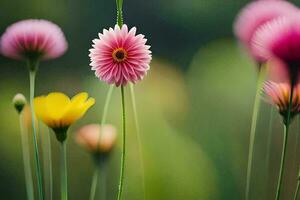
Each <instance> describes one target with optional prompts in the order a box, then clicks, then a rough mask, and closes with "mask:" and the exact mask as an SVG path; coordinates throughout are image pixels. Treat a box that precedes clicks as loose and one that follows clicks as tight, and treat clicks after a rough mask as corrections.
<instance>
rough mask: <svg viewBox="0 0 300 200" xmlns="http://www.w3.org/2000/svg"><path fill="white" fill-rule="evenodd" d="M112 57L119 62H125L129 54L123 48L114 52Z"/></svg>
mask: <svg viewBox="0 0 300 200" xmlns="http://www.w3.org/2000/svg"><path fill="white" fill-rule="evenodd" d="M112 57H113V59H114V60H115V61H117V62H123V61H124V60H126V58H127V52H126V51H125V49H123V48H117V49H115V50H114V51H113V52H112Z"/></svg>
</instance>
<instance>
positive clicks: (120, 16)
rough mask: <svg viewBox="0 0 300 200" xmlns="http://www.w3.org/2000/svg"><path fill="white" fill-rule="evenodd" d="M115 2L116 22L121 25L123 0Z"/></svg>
mask: <svg viewBox="0 0 300 200" xmlns="http://www.w3.org/2000/svg"><path fill="white" fill-rule="evenodd" d="M116 4H117V24H118V25H119V27H122V26H123V10H122V9H123V0H116Z"/></svg>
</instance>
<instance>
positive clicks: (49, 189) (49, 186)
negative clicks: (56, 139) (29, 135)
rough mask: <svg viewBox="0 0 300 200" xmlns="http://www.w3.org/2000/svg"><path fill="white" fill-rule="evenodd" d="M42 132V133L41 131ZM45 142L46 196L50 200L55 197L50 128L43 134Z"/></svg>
mask: <svg viewBox="0 0 300 200" xmlns="http://www.w3.org/2000/svg"><path fill="white" fill-rule="evenodd" d="M40 134H42V133H40ZM42 142H43V145H42V146H43V160H44V178H45V190H46V194H45V195H46V196H48V197H49V199H50V200H52V199H53V178H52V177H53V176H52V174H53V173H52V153H51V138H50V129H48V131H47V132H45V133H44V134H43V136H42Z"/></svg>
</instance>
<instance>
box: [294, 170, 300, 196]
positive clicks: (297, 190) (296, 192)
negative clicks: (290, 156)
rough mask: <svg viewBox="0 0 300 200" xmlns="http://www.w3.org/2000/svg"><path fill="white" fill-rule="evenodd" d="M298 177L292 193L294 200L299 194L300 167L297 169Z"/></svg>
mask: <svg viewBox="0 0 300 200" xmlns="http://www.w3.org/2000/svg"><path fill="white" fill-rule="evenodd" d="M298 174H299V175H298V178H297V187H296V191H295V194H294V200H297V199H298V195H299V188H300V169H299V173H298Z"/></svg>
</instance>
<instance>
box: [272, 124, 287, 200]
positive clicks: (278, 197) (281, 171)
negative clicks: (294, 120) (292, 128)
mask: <svg viewBox="0 0 300 200" xmlns="http://www.w3.org/2000/svg"><path fill="white" fill-rule="evenodd" d="M288 131H289V125H284V136H283V147H282V149H283V150H282V154H281V160H280V170H279V178H278V184H277V190H276V198H275V199H276V200H279V199H280V193H281V187H282V180H283V179H282V177H283V174H284V166H285V155H286V148H287V140H288Z"/></svg>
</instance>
